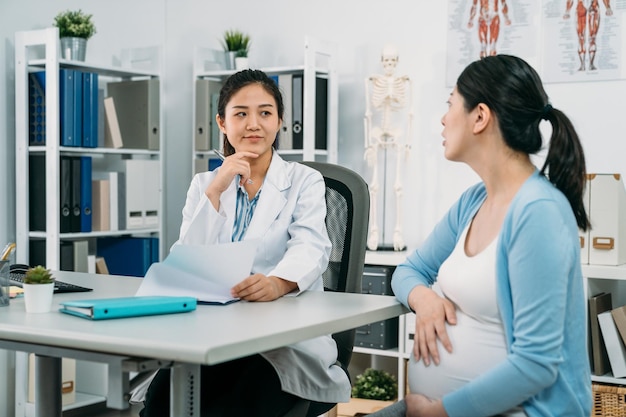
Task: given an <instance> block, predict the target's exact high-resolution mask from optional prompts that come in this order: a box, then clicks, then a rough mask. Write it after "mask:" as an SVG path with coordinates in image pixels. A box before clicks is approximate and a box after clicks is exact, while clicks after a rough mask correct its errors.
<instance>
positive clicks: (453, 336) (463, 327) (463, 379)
mask: <svg viewBox="0 0 626 417" xmlns="http://www.w3.org/2000/svg"><path fill="white" fill-rule="evenodd" d="M447 332H448V336H449V337H450V341H451V342H452V353H448V352H447V351H446V350H445V349H444V348H443V347H442V346H441V344H439V346H438V347H439V355H440V358H441V360H440V361H439V365H435V364H434V363H433V362H432V361H431V364H430V366H424V362H422V361H421V360H420V361H419V362H416V361H415V357H414V356H413V355H411V358H410V359H409V364H408V371H407V373H408V379H409V388H410V390H411V392H412V393H420V394H423V395H426V396H428V397H431V398H441V397H442V396H443V395H444V394H446V393H448V392H450V391H453V390H455V389H457V388H460V387H462V386H463V385H465V384H466V383H467V382H469V381H471V380H472V379H474V378H476V377H477V376H478V375H480V374H482V373H483V372H485V371H486V370H488V369H490V368H492V367H493V366H495V365H496V364H498V363H499V362H501V361H503V360H505V359H506V356H507V351H506V343H505V340H504V330H503V329H502V326H501V325H500V324H491V323H483V322H479V321H477V320H475V319H473V318H472V317H469V316H467V315H465V314H463V313H462V312H460V311H458V310H457V324H456V325H455V326H450V325H448V326H447Z"/></svg>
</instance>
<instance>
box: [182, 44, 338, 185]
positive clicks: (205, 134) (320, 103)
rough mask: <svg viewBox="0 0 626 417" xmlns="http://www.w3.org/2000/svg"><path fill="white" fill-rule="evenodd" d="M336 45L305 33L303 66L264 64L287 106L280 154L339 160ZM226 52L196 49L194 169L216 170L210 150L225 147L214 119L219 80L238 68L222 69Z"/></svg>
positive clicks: (300, 158)
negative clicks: (222, 61)
mask: <svg viewBox="0 0 626 417" xmlns="http://www.w3.org/2000/svg"><path fill="white" fill-rule="evenodd" d="M335 49H336V47H335V45H334V44H332V43H329V42H324V41H320V40H317V39H314V38H310V37H307V38H306V39H305V43H304V65H302V66H293V67H291V66H287V67H271V68H261V69H262V70H263V71H264V72H265V73H266V74H268V75H269V76H270V77H272V78H273V79H274V80H275V81H276V82H277V83H278V85H279V87H280V88H281V91H282V93H283V101H284V103H285V108H286V110H285V120H284V123H283V128H282V130H281V132H280V134H279V153H280V155H281V156H282V157H283V158H285V159H289V160H300V161H314V160H319V161H324V162H331V163H337V144H338V139H337V123H338V114H337V108H338V82H337V75H336V69H335ZM222 54H223V51H216V50H213V49H208V48H197V49H196V51H195V57H194V76H193V83H194V84H193V86H192V90H193V108H194V118H193V120H194V136H193V138H192V139H193V156H192V169H193V174H195V173H197V172H202V171H206V170H207V169H212V168H213V166H212V165H211V164H212V161H211V159H215V158H216V155H215V154H214V152H213V151H212V149H214V148H215V149H221V147H222V146H221V145H222V138H221V133H220V132H219V129H217V126H216V124H215V114H216V113H217V97H218V95H219V90H220V88H221V83H222V82H223V81H224V80H225V79H226V78H228V77H229V76H230V75H232V74H234V73H235V72H236V71H235V70H223V69H218V67H220V66H222V64H221V62H220V61H221V55H222ZM298 86H299V87H298ZM299 103H301V106H299V105H298V104H299ZM292 109H295V111H291V110H292ZM298 115H300V116H298ZM300 117H301V118H300ZM298 119H300V120H298ZM321 129H325V132H323V131H321Z"/></svg>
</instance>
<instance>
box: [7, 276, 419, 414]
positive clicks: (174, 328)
mask: <svg viewBox="0 0 626 417" xmlns="http://www.w3.org/2000/svg"><path fill="white" fill-rule="evenodd" d="M55 276H56V277H57V279H59V280H62V281H66V282H70V283H74V284H78V285H83V286H88V287H91V288H94V291H93V292H89V293H74V294H56V295H55V296H54V303H55V307H53V309H54V311H53V312H51V313H48V314H26V313H25V311H24V305H23V301H22V300H19V299H18V300H11V305H10V306H9V307H3V308H2V311H0V313H1V314H0V348H3V349H8V350H15V351H24V352H33V353H35V354H36V355H37V360H36V385H35V389H36V393H37V394H36V403H35V415H36V416H42V415H43V413H44V412H45V413H46V415H47V416H51V417H52V416H59V417H60V416H61V389H60V387H61V377H60V368H61V365H60V363H61V359H60V358H61V357H70V358H76V359H82V360H93V361H95V362H105V363H108V364H109V366H114V367H119V369H120V370H122V369H123V368H124V366H125V365H127V364H128V363H129V362H132V361H128V359H132V358H146V360H147V359H157V360H161V361H171V362H172V365H173V368H172V387H173V393H174V395H173V398H174V401H172V415H173V416H181V417H182V416H192V415H193V416H198V415H199V395H194V394H195V393H196V391H197V389H198V387H199V383H196V384H193V381H191V380H194V379H195V380H196V381H199V365H201V364H206V365H212V364H217V363H220V362H225V361H229V360H232V359H236V358H240V357H243V356H248V355H251V354H254V353H259V352H263V351H266V350H270V349H275V348H278V347H281V346H285V345H289V344H291V343H295V342H298V341H300V340H305V339H308V338H312V337H316V336H320V335H323V334H329V333H335V332H337V331H342V330H347V329H351V328H355V327H358V326H362V325H364V324H368V323H372V322H376V321H380V320H385V319H388V318H391V317H395V316H398V315H400V314H403V313H405V312H406V309H405V308H404V307H403V306H402V305H400V304H399V303H398V302H397V301H396V299H395V298H394V297H390V296H378V295H364V294H345V293H321V292H308V293H304V294H302V295H300V296H298V297H283V298H281V299H279V300H276V301H274V302H271V303H248V302H238V303H234V304H230V305H227V306H205V305H199V306H198V308H197V310H196V311H194V312H191V313H184V314H172V315H159V316H149V317H137V318H128V319H118V320H105V321H89V320H84V319H81V318H77V317H73V316H70V315H66V314H62V313H59V312H58V311H56V307H57V306H56V303H58V302H60V301H63V300H68V299H77V298H105V297H121V296H129V295H133V294H134V293H135V291H136V289H137V288H138V286H139V284H140V282H141V281H140V279H138V278H129V277H118V276H105V275H92V274H85V273H74V272H57V273H55ZM164 329H167V331H165V330H164ZM132 363H136V361H135V362H132ZM190 382H191V383H190ZM191 387H193V390H196V391H193V390H192V388H191ZM42 388H45V392H42ZM56 388H58V389H56ZM190 404H193V407H192V408H190V406H189V405H190ZM50 407H51V408H50ZM52 410H58V412H57V414H56V415H54V414H52V413H53V411H52Z"/></svg>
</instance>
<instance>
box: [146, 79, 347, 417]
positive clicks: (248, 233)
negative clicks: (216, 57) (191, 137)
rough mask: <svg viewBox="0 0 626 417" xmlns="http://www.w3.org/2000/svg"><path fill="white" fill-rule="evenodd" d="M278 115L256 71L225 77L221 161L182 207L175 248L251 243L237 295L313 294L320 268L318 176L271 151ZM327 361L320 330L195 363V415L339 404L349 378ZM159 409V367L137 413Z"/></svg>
mask: <svg viewBox="0 0 626 417" xmlns="http://www.w3.org/2000/svg"><path fill="white" fill-rule="evenodd" d="M283 112H284V105H283V101H282V96H281V93H280V90H279V89H278V86H277V85H276V83H275V82H274V81H273V80H272V79H270V78H269V77H268V76H267V75H266V74H265V73H263V72H262V71H259V70H243V71H240V72H238V73H235V74H234V75H232V76H231V77H229V78H228V79H227V80H226V81H225V83H224V86H223V87H222V90H221V92H220V97H219V101H218V114H217V115H216V119H217V123H218V125H219V128H220V129H221V131H222V132H223V134H224V154H225V156H226V158H225V159H224V162H223V164H222V166H221V167H219V168H217V169H215V170H214V171H210V172H203V173H200V174H197V175H195V176H194V178H193V180H192V182H191V185H190V187H189V190H188V192H187V201H186V203H185V207H184V208H183V221H182V225H181V228H180V236H179V239H178V242H177V244H178V243H180V244H194V245H198V244H205V245H213V244H217V243H226V242H233V241H240V240H245V239H261V243H260V245H259V247H258V249H257V253H256V255H255V259H254V263H253V266H252V273H251V275H250V276H248V277H242V280H241V282H240V283H238V284H237V285H235V286H234V287H233V288H232V290H231V292H232V295H233V296H234V297H238V298H241V299H242V300H246V301H272V300H276V299H277V298H280V297H282V296H284V295H287V296H295V295H298V294H299V293H301V292H303V291H307V290H311V291H323V283H322V273H323V272H324V270H325V269H326V266H327V264H328V257H329V253H330V249H331V244H330V240H329V239H328V235H327V232H326V226H325V217H326V200H325V184H324V179H323V177H322V176H321V174H320V173H319V172H317V171H316V170H314V169H312V168H309V167H307V166H305V165H302V164H299V163H296V162H287V161H285V160H283V159H282V158H281V157H280V156H279V155H278V153H277V152H276V151H275V150H276V149H277V147H278V142H277V135H278V132H279V130H280V127H281V124H282V118H283ZM233 256H236V254H233ZM250 320H254V317H250ZM336 360H337V347H336V344H335V342H334V340H333V339H332V338H331V337H330V336H323V337H318V338H315V339H311V340H307V341H304V342H300V343H297V344H294V345H291V346H287V347H283V348H279V349H275V350H272V351H269V352H263V353H260V354H256V355H253V356H249V357H245V358H242V359H238V360H234V361H231V362H227V363H224V364H220V365H215V366H203V367H202V370H201V394H202V397H201V406H200V407H201V416H202V417H205V416H234V415H241V416H243V415H245V416H264V417H266V416H281V415H284V414H285V413H286V412H287V411H288V410H289V409H290V408H291V407H292V406H293V405H294V404H295V402H296V401H297V400H298V399H299V398H305V399H309V400H313V401H319V402H328V403H335V402H346V401H348V400H349V398H350V382H349V380H348V377H347V375H346V373H345V372H344V371H343V370H342V369H341V368H340V367H339V366H337V365H335V362H336ZM167 410H169V371H168V370H161V371H159V373H158V374H157V376H156V377H155V379H154V380H153V382H152V384H151V385H150V388H149V389H148V392H147V395H146V401H145V408H144V409H143V410H142V411H141V413H140V415H141V416H142V417H154V416H167V415H169V412H168V411H167Z"/></svg>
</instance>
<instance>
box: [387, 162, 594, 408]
mask: <svg viewBox="0 0 626 417" xmlns="http://www.w3.org/2000/svg"><path fill="white" fill-rule="evenodd" d="M486 196H487V194H486V190H485V186H484V184H482V183H479V184H477V185H475V186H473V187H471V188H469V189H468V190H467V191H466V192H465V193H463V195H462V196H461V198H460V199H459V200H458V201H457V202H456V203H455V204H454V205H453V206H452V207H451V209H450V210H449V211H448V213H447V214H446V215H445V217H444V218H443V219H442V220H441V221H440V222H439V223H438V224H437V226H436V227H435V229H434V230H433V232H432V233H431V235H430V236H429V237H428V238H427V239H426V241H425V242H424V244H423V245H422V246H421V247H420V248H419V249H418V250H416V251H414V252H413V253H412V254H410V255H409V256H408V258H407V260H406V261H405V262H403V263H402V264H401V265H399V266H398V267H397V269H396V271H395V273H394V274H393V279H392V288H393V291H394V293H395V295H396V297H397V298H398V299H399V300H400V301H401V302H402V303H403V304H404V305H406V306H407V307H408V301H407V299H408V295H409V293H410V291H411V289H413V288H414V287H415V286H416V285H431V284H433V283H434V282H435V281H436V279H437V272H438V270H439V267H440V266H441V264H442V262H443V261H444V260H445V259H446V258H447V257H448V255H450V253H451V252H452V250H453V249H454V247H455V245H456V242H457V240H458V238H459V236H460V235H461V233H462V231H463V229H464V228H465V226H466V225H467V224H468V223H469V222H470V221H471V219H472V218H473V217H474V215H475V214H476V211H477V210H478V209H479V207H480V206H481V204H482V203H483V201H484V200H485V198H486ZM496 276H497V278H496V279H497V283H496V285H497V293H496V294H497V295H496V297H497V302H498V307H499V310H500V315H501V318H502V323H503V325H504V333H505V336H506V342H507V348H508V352H509V354H508V357H507V359H506V361H504V362H502V363H499V364H496V365H494V367H493V368H492V369H489V370H486V371H485V373H484V374H483V375H481V376H480V377H479V378H477V379H475V380H473V381H471V382H470V383H468V384H467V385H465V386H464V387H463V388H461V389H458V390H456V391H454V392H451V393H449V394H447V395H445V396H444V397H443V405H444V407H445V409H446V411H447V413H448V415H449V416H450V417H455V416H465V417H471V416H491V415H494V414H498V413H500V412H503V411H505V410H508V409H510V408H513V407H514V406H516V405H519V404H522V405H523V407H524V411H525V412H526V414H528V415H529V416H533V417H534V416H570V417H576V416H581V417H582V416H584V417H588V416H589V415H590V414H591V376H590V370H589V356H588V354H587V322H586V319H585V317H586V313H585V298H584V291H583V278H582V272H581V267H580V245H579V238H578V227H577V225H576V220H575V218H574V214H573V212H572V209H571V207H570V205H569V202H568V201H567V199H566V198H565V196H564V195H563V194H562V193H561V192H560V191H559V190H558V189H557V188H556V187H554V186H553V185H552V184H551V183H550V182H549V181H548V180H547V179H546V178H545V177H543V176H542V175H541V174H540V173H539V172H538V171H535V173H534V174H533V175H532V176H531V177H530V178H528V180H526V182H525V183H524V184H523V185H522V187H521V188H520V190H519V191H518V193H517V195H516V196H515V198H514V199H513V201H512V202H511V206H510V207H509V210H508V212H507V214H506V217H505V219H504V222H503V224H502V229H501V231H500V234H499V236H498V245H497V252H496ZM440 348H441V347H440Z"/></svg>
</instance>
